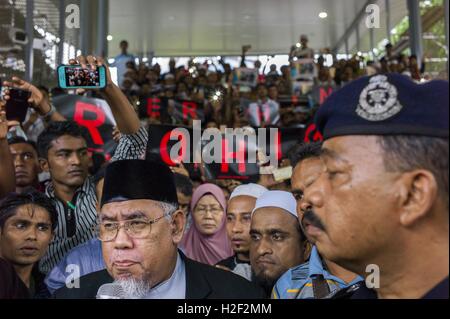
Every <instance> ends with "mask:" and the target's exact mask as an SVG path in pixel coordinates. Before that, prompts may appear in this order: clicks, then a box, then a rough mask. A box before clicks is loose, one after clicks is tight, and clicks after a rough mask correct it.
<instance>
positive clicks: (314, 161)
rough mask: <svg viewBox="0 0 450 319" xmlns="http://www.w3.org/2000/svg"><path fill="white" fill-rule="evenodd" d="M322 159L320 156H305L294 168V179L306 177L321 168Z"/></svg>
mask: <svg viewBox="0 0 450 319" xmlns="http://www.w3.org/2000/svg"><path fill="white" fill-rule="evenodd" d="M323 166H324V165H323V161H322V159H321V158H320V157H311V158H307V159H305V160H303V161H301V162H300V163H298V164H297V165H296V166H295V168H294V174H293V176H294V180H295V179H300V180H303V179H306V178H308V177H309V176H311V175H313V174H316V173H317V172H319V171H322V170H323Z"/></svg>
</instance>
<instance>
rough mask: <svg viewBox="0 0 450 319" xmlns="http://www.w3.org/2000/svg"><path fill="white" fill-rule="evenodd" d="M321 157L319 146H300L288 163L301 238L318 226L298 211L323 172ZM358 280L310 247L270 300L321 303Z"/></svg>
mask: <svg viewBox="0 0 450 319" xmlns="http://www.w3.org/2000/svg"><path fill="white" fill-rule="evenodd" d="M321 153H322V143H321V142H316V143H308V144H300V145H299V146H298V147H297V149H296V152H295V154H294V156H293V159H292V165H293V167H294V172H293V175H292V180H291V184H292V192H293V194H294V196H295V198H296V200H297V215H298V217H299V221H300V226H301V227H302V230H303V232H304V233H305V234H307V229H308V227H313V226H320V225H318V223H317V221H316V220H313V219H311V216H313V215H312V214H313V213H314V212H313V211H309V212H306V213H305V214H304V216H302V214H301V211H300V210H299V208H300V207H301V203H302V200H303V194H304V192H305V191H306V189H307V188H308V187H309V185H311V184H313V183H314V181H315V180H316V179H317V178H319V176H320V175H321V174H322V172H323V163H322V160H321V158H320V155H321ZM306 237H307V238H308V241H309V242H310V243H311V244H312V245H314V243H315V242H314V239H313V238H309V237H308V235H306ZM361 280H362V278H361V277H359V276H358V275H356V274H354V273H352V272H350V271H348V270H346V269H344V268H342V267H340V266H339V265H337V264H335V263H333V262H332V261H330V260H327V259H325V258H323V257H322V256H321V255H320V252H319V251H318V249H317V247H316V246H313V248H312V251H311V255H310V257H309V260H308V262H306V263H304V264H302V265H300V266H296V267H294V268H291V269H290V270H289V271H288V272H286V273H285V274H284V275H283V276H282V277H281V278H280V279H279V280H278V282H277V284H276V285H275V287H274V289H273V292H272V298H273V299H311V298H314V299H323V298H326V297H328V296H329V295H330V294H334V293H336V292H337V291H339V290H341V289H345V288H347V287H350V286H352V285H355V284H357V283H358V282H360V281H361Z"/></svg>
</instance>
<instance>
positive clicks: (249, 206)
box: [216, 184, 268, 281]
mask: <svg viewBox="0 0 450 319" xmlns="http://www.w3.org/2000/svg"><path fill="white" fill-rule="evenodd" d="M267 191H268V190H267V188H265V187H263V186H261V185H258V184H246V185H240V186H238V187H236V188H235V189H234V191H233V192H232V193H231V195H230V199H229V201H228V205H227V212H226V213H227V222H226V223H227V235H228V238H229V240H230V241H231V248H232V249H233V252H234V255H233V256H231V257H229V258H227V259H225V260H222V261H220V262H219V263H217V265H216V266H217V267H218V268H222V269H226V270H229V271H232V272H234V273H235V274H237V275H240V276H242V277H244V278H245V279H247V280H249V281H252V280H253V279H254V276H253V272H252V269H251V265H250V243H251V239H250V225H251V220H252V212H253V209H254V208H255V205H256V200H257V199H258V198H259V197H260V196H261V195H262V194H264V193H265V192H267Z"/></svg>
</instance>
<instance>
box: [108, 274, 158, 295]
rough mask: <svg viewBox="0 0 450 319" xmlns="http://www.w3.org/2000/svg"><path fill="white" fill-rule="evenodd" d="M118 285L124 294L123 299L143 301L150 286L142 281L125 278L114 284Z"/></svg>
mask: <svg viewBox="0 0 450 319" xmlns="http://www.w3.org/2000/svg"><path fill="white" fill-rule="evenodd" d="M114 283H115V284H118V285H120V287H122V290H123V292H124V294H125V296H124V297H125V299H144V298H145V296H146V295H147V293H148V292H149V291H150V289H151V286H150V284H149V283H148V282H147V281H145V280H143V279H136V278H126V279H119V280H116V281H115V282H114Z"/></svg>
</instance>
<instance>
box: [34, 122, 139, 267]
mask: <svg viewBox="0 0 450 319" xmlns="http://www.w3.org/2000/svg"><path fill="white" fill-rule="evenodd" d="M147 142H148V132H147V131H146V130H145V129H144V128H143V127H142V128H141V129H140V130H139V131H138V132H137V133H136V134H133V135H122V138H121V140H120V142H119V145H118V146H117V149H116V152H115V154H114V156H113V158H112V160H111V161H118V160H126V159H142V158H144V157H145V152H146V148H147ZM45 194H46V195H47V196H48V197H49V198H51V199H52V200H53V203H54V205H55V207H56V209H57V212H58V226H57V228H56V230H55V237H54V238H53V241H52V242H51V243H50V245H49V248H48V251H47V254H46V255H45V256H44V257H43V258H42V259H41V261H40V265H39V266H40V270H41V272H43V273H44V274H47V273H49V272H50V271H51V270H52V269H53V268H54V267H55V266H56V265H57V264H58V263H59V262H60V261H61V260H62V259H63V258H64V257H65V255H66V254H67V253H68V252H69V251H70V250H72V249H73V248H75V247H77V246H78V245H80V244H83V243H85V242H87V241H89V240H91V239H92V238H94V236H95V226H96V225H97V207H96V205H97V195H96V191H95V184H94V182H93V178H92V177H89V178H87V179H86V181H85V182H84V184H83V185H82V186H81V187H80V188H79V189H78V190H77V191H76V192H75V196H74V199H73V200H72V202H73V203H74V206H75V207H74V208H75V209H72V208H70V207H68V205H66V203H64V202H62V201H61V200H59V199H58V198H56V196H55V188H54V186H53V183H51V182H50V183H49V184H48V185H47V187H46V189H45Z"/></svg>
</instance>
